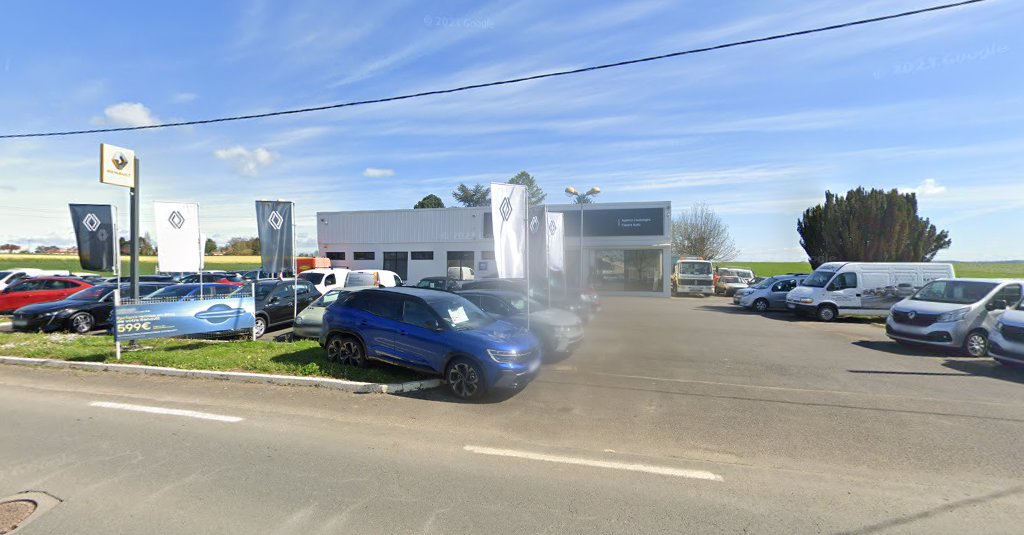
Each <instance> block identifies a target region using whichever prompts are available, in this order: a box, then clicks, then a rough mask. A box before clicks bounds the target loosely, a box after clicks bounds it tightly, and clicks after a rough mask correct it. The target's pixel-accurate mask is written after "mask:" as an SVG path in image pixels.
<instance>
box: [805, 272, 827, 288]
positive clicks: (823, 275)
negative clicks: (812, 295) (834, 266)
mask: <svg viewBox="0 0 1024 535" xmlns="http://www.w3.org/2000/svg"><path fill="white" fill-rule="evenodd" d="M835 274H836V272H835V271H830V270H827V269H821V270H815V272H814V273H811V275H810V276H809V277H807V278H806V279H804V281H803V282H802V283H800V285H801V286H810V287H811V288H824V287H825V285H826V284H828V281H830V280H832V277H833V276H835Z"/></svg>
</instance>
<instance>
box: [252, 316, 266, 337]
mask: <svg viewBox="0 0 1024 535" xmlns="http://www.w3.org/2000/svg"><path fill="white" fill-rule="evenodd" d="M252 330H253V334H254V335H255V336H256V338H259V337H261V336H263V335H264V334H266V333H267V320H265V319H263V318H262V317H261V316H256V323H255V324H253V329H252Z"/></svg>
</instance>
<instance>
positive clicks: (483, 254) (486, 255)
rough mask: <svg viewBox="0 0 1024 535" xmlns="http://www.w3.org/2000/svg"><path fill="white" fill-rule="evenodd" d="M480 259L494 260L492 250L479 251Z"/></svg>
mask: <svg viewBox="0 0 1024 535" xmlns="http://www.w3.org/2000/svg"><path fill="white" fill-rule="evenodd" d="M480 260H494V251H480Z"/></svg>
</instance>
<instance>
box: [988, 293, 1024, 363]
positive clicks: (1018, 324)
mask: <svg viewBox="0 0 1024 535" xmlns="http://www.w3.org/2000/svg"><path fill="white" fill-rule="evenodd" d="M988 354H989V355H990V356H991V357H992V358H994V359H995V360H996V362H998V363H1000V364H1016V365H1018V366H1020V365H1024V300H1022V301H1021V302H1019V303H1017V306H1016V307H1014V309H1013V310H1007V311H1006V312H1005V313H1004V314H1002V315H1001V316H999V319H998V320H996V327H995V329H993V330H992V332H991V333H989V340H988Z"/></svg>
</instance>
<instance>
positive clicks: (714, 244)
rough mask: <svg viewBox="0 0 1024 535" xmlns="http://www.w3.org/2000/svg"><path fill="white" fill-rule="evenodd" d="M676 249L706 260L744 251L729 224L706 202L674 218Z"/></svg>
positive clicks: (673, 235)
mask: <svg viewBox="0 0 1024 535" xmlns="http://www.w3.org/2000/svg"><path fill="white" fill-rule="evenodd" d="M672 252H674V253H675V254H678V255H679V256H699V257H701V258H703V259H705V260H720V261H724V260H732V259H734V258H736V256H737V255H739V253H740V251H739V249H737V248H736V244H735V243H733V241H732V237H731V236H729V226H728V225H726V224H725V223H723V222H722V218H720V217H718V214H716V213H715V211H714V210H712V209H711V207H710V206H708V205H707V204H705V203H702V202H699V203H695V204H694V205H693V206H691V207H690V208H689V209H688V210H685V211H684V212H682V213H681V214H679V215H678V216H677V217H676V218H675V219H674V220H673V221H672Z"/></svg>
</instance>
